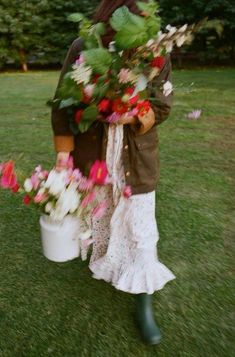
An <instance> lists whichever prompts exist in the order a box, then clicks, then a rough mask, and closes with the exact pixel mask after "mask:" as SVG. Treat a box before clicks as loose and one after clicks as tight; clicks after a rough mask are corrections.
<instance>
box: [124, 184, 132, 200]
mask: <svg viewBox="0 0 235 357" xmlns="http://www.w3.org/2000/svg"><path fill="white" fill-rule="evenodd" d="M131 195H132V190H131V186H125V187H124V190H123V196H124V197H125V198H129V197H131Z"/></svg>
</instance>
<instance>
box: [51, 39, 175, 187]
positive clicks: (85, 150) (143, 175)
mask: <svg viewBox="0 0 235 357" xmlns="http://www.w3.org/2000/svg"><path fill="white" fill-rule="evenodd" d="M81 49H82V41H81V39H76V40H75V41H74V42H73V43H72V45H71V47H70V49H69V51H68V53H67V56H66V59H65V61H64V65H63V68H62V71H61V75H60V79H59V82H58V86H57V90H56V93H55V96H54V98H56V96H57V91H58V88H59V86H60V84H61V80H62V78H63V76H64V74H65V73H66V72H67V71H68V69H69V66H70V65H71V64H72V63H74V62H75V60H76V58H77V57H78V56H79V53H80V51H81ZM166 80H169V81H171V62H170V57H169V56H167V57H166V61H165V65H164V67H163V69H162V70H161V72H160V75H159V76H158V77H156V79H155V80H154V81H153V83H151V85H150V86H149V88H148V90H149V94H150V96H151V97H155V98H156V104H153V105H152V108H153V111H154V113H155V121H154V122H146V121H145V122H139V123H138V124H126V125H124V139H123V140H124V142H123V156H122V160H123V165H124V169H125V178H126V184H127V185H130V186H131V188H132V193H133V194H138V193H147V192H150V191H153V190H155V188H156V185H157V184H158V182H159V175H160V165H159V148H158V133H157V126H158V125H159V124H161V123H162V122H163V121H165V120H166V119H167V117H168V116H169V113H170V110H171V106H172V94H170V95H169V96H167V97H165V96H164V95H163V94H162V90H160V88H161V86H162V83H163V82H164V81H166ZM51 122H52V129H53V133H54V145H55V150H56V152H60V151H63V152H70V153H71V155H72V157H73V159H74V164H75V167H79V168H80V169H81V171H82V172H83V173H84V174H87V173H88V171H89V168H90V166H91V164H92V163H93V162H94V161H95V160H97V159H99V160H105V158H106V148H107V138H108V125H109V124H107V123H105V122H101V121H98V120H96V121H95V122H94V123H93V124H92V126H91V127H90V128H89V129H88V131H87V132H85V133H78V134H77V135H73V133H72V132H71V130H70V127H69V120H68V118H67V115H66V110H65V109H56V108H53V109H52V116H51Z"/></svg>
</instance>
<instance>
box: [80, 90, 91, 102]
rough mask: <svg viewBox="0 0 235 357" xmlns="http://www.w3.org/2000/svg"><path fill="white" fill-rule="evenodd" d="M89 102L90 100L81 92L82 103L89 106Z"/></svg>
mask: <svg viewBox="0 0 235 357" xmlns="http://www.w3.org/2000/svg"><path fill="white" fill-rule="evenodd" d="M90 101H91V98H90V97H89V96H88V95H87V94H86V93H85V92H84V91H83V94H82V102H83V103H85V104H89V103H90Z"/></svg>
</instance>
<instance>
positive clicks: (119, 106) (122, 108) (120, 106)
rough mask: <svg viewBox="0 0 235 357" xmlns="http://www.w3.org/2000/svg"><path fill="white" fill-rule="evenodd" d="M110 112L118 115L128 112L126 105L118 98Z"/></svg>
mask: <svg viewBox="0 0 235 357" xmlns="http://www.w3.org/2000/svg"><path fill="white" fill-rule="evenodd" d="M112 111H113V112H116V113H118V114H124V113H126V112H127V111H128V105H127V104H126V103H124V102H123V101H122V100H121V99H120V98H118V99H115V100H114V101H113V104H112Z"/></svg>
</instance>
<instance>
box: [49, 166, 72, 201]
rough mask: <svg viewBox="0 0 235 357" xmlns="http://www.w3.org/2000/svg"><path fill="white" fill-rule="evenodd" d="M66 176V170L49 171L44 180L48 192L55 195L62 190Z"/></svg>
mask: <svg viewBox="0 0 235 357" xmlns="http://www.w3.org/2000/svg"><path fill="white" fill-rule="evenodd" d="M66 176H67V171H66V170H63V171H61V172H57V171H56V170H52V171H51V172H50V173H49V176H48V178H47V180H46V182H45V185H44V187H45V188H48V190H49V193H50V194H51V195H53V196H57V195H59V194H60V193H61V192H62V191H63V190H64V188H65V186H66Z"/></svg>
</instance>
